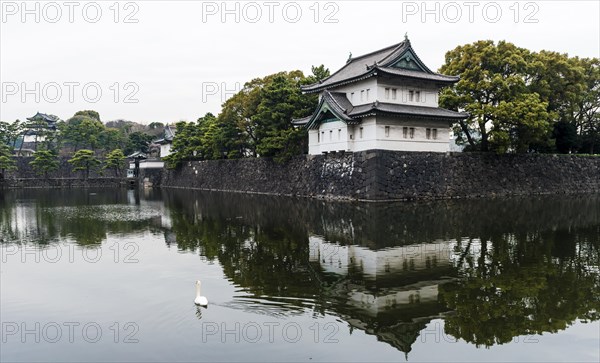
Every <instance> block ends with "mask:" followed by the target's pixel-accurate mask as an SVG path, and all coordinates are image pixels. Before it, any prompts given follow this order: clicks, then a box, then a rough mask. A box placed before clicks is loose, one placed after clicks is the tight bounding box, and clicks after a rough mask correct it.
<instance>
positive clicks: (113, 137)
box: [98, 128, 128, 152]
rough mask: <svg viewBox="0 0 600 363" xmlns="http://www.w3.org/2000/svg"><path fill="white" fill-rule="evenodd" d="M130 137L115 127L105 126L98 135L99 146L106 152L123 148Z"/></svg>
mask: <svg viewBox="0 0 600 363" xmlns="http://www.w3.org/2000/svg"><path fill="white" fill-rule="evenodd" d="M127 141H128V139H127V138H126V137H125V135H124V134H123V132H121V131H120V130H118V129H115V128H104V130H103V131H102V132H101V133H100V135H99V137H98V146H99V147H100V148H101V149H102V150H103V151H104V152H110V151H111V150H115V149H122V148H124V147H125V146H126V144H127Z"/></svg>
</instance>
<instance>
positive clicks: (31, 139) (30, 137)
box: [23, 135, 46, 142]
mask: <svg viewBox="0 0 600 363" xmlns="http://www.w3.org/2000/svg"><path fill="white" fill-rule="evenodd" d="M36 139H37V142H43V141H45V140H46V137H45V136H37V137H36V135H24V136H23V142H36Z"/></svg>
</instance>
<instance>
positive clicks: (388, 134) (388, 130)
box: [385, 126, 390, 137]
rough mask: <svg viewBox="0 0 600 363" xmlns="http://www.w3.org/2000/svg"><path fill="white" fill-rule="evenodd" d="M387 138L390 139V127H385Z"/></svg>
mask: <svg viewBox="0 0 600 363" xmlns="http://www.w3.org/2000/svg"><path fill="white" fill-rule="evenodd" d="M385 137H390V127H389V126H386V127H385Z"/></svg>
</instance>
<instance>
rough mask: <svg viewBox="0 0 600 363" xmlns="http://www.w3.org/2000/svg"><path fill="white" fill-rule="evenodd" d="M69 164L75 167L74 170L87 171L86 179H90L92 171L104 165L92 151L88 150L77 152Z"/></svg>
mask: <svg viewBox="0 0 600 363" xmlns="http://www.w3.org/2000/svg"><path fill="white" fill-rule="evenodd" d="M68 162H69V163H70V164H71V165H73V170H83V171H85V179H88V178H89V176H90V170H92V169H96V168H97V167H98V166H99V165H100V164H102V163H101V162H100V160H98V159H97V158H96V156H95V155H94V152H93V151H92V150H86V149H81V150H77V151H76V152H75V154H74V155H73V157H72V158H71V159H69V161H68Z"/></svg>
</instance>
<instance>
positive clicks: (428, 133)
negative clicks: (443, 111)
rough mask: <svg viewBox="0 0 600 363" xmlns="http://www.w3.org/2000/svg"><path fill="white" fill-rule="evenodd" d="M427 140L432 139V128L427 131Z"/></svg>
mask: <svg viewBox="0 0 600 363" xmlns="http://www.w3.org/2000/svg"><path fill="white" fill-rule="evenodd" d="M425 138H426V139H428V140H429V139H431V129H430V128H427V129H425Z"/></svg>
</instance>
